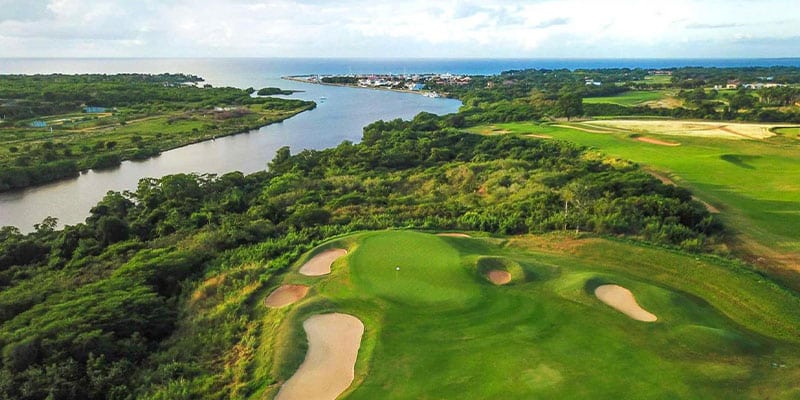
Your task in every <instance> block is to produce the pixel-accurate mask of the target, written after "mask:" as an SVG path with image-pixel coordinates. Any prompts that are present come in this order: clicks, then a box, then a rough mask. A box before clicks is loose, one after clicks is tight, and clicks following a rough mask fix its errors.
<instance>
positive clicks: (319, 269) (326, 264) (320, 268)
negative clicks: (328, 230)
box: [300, 249, 347, 276]
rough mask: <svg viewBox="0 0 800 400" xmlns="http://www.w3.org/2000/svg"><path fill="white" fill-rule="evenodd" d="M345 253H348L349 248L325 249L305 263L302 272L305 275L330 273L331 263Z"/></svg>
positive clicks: (301, 268)
mask: <svg viewBox="0 0 800 400" xmlns="http://www.w3.org/2000/svg"><path fill="white" fill-rule="evenodd" d="M345 254H347V250H345V249H330V250H325V251H323V252H322V253H319V254H317V255H315V256H314V257H312V258H311V259H310V260H308V261H307V262H306V263H305V264H303V266H302V267H300V273H301V274H303V275H305V276H320V275H327V274H330V273H331V264H333V262H334V261H336V260H337V259H338V258H339V257H341V256H343V255H345Z"/></svg>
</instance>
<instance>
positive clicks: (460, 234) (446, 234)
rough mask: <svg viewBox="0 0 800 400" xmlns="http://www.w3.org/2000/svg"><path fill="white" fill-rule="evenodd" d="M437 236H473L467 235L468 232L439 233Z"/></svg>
mask: <svg viewBox="0 0 800 400" xmlns="http://www.w3.org/2000/svg"><path fill="white" fill-rule="evenodd" d="M436 236H447V237H460V238H468V237H472V236H470V235H467V234H466V233H458V232H446V233H437V234H436Z"/></svg>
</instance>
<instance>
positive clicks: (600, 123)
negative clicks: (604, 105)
mask: <svg viewBox="0 0 800 400" xmlns="http://www.w3.org/2000/svg"><path fill="white" fill-rule="evenodd" d="M586 125H590V126H592V127H593V128H595V127H605V128H612V129H623V130H625V131H628V132H633V133H644V134H648V133H650V134H656V135H675V136H692V137H704V138H712V137H713V138H723V139H737V140H741V139H766V138H768V137H771V136H775V133H774V132H772V129H773V128H775V127H777V126H779V125H774V124H773V125H768V124H750V123H735V122H731V123H719V122H708V121H685V120H660V119H659V120H595V121H592V122H591V124H586Z"/></svg>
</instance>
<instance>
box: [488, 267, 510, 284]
mask: <svg viewBox="0 0 800 400" xmlns="http://www.w3.org/2000/svg"><path fill="white" fill-rule="evenodd" d="M486 277H487V278H489V280H490V281H492V283H494V284H495V285H505V284H507V283H509V282H511V273H509V272H508V271H503V270H500V269H493V270H491V271H489V272H487V273H486Z"/></svg>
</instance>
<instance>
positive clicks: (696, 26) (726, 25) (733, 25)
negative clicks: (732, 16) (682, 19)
mask: <svg viewBox="0 0 800 400" xmlns="http://www.w3.org/2000/svg"><path fill="white" fill-rule="evenodd" d="M741 26H747V24H742V23H733V22H728V23H722V24H687V25H686V29H725V28H737V27H741Z"/></svg>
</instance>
